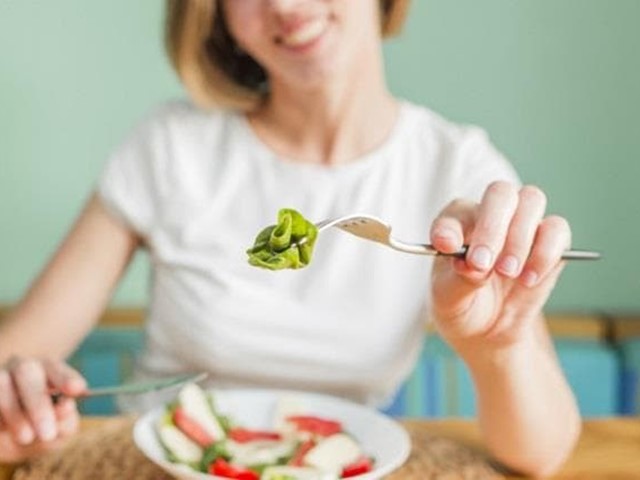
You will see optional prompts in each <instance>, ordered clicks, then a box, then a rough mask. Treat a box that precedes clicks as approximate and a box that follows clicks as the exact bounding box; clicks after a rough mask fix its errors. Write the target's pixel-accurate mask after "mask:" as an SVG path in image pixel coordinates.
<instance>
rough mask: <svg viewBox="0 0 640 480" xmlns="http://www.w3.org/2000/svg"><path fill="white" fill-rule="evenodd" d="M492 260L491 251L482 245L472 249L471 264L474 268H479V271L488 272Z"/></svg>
mask: <svg viewBox="0 0 640 480" xmlns="http://www.w3.org/2000/svg"><path fill="white" fill-rule="evenodd" d="M492 260H493V255H492V254H491V250H489V248H487V247H485V246H484V245H481V246H479V247H476V248H474V249H473V254H472V255H471V262H472V263H473V264H474V265H475V266H476V268H479V269H480V270H488V269H489V268H490V267H491V261H492Z"/></svg>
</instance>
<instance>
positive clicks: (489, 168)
mask: <svg viewBox="0 0 640 480" xmlns="http://www.w3.org/2000/svg"><path fill="white" fill-rule="evenodd" d="M455 168H456V169H457V172H456V173H455V175H454V178H455V179H457V180H455V183H456V187H457V188H456V189H455V190H456V197H457V198H463V199H467V200H473V201H476V202H479V201H480V200H481V199H482V195H483V194H484V191H485V190H486V188H487V187H488V186H489V185H490V184H491V183H492V182H494V181H498V180H503V181H507V182H509V183H512V184H514V185H517V186H520V185H521V180H520V178H519V176H518V174H517V173H516V171H515V169H514V168H513V165H512V164H511V163H510V162H509V161H508V160H507V159H506V158H505V156H504V155H503V154H502V153H501V152H500V151H498V149H497V148H496V147H495V146H494V145H493V144H492V143H491V141H490V139H489V137H488V135H487V134H486V132H485V131H484V130H482V129H480V128H477V127H468V128H467V129H465V133H464V135H463V138H462V141H461V142H460V144H459V146H458V149H457V161H456V167H455Z"/></svg>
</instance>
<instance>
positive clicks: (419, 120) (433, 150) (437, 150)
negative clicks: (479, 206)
mask: <svg viewBox="0 0 640 480" xmlns="http://www.w3.org/2000/svg"><path fill="white" fill-rule="evenodd" d="M403 108H404V110H405V112H406V117H407V118H408V121H407V124H408V130H409V131H410V135H411V136H410V138H409V142H408V143H410V144H412V145H413V148H414V149H415V150H416V151H417V152H419V155H418V156H419V157H420V160H419V161H420V162H421V163H422V162H424V163H426V164H428V165H430V166H431V167H432V168H433V169H434V171H435V172H437V173H436V175H437V177H438V178H439V181H441V182H442V184H443V185H446V186H447V187H448V190H449V191H450V192H455V194H456V196H461V197H465V198H473V199H475V198H479V196H480V195H481V194H482V192H483V190H484V188H486V186H487V185H488V184H489V183H491V182H492V181H495V180H504V181H508V182H511V183H514V184H519V183H520V179H519V177H518V174H517V173H516V171H515V169H514V168H513V165H512V164H511V162H509V161H508V160H507V158H506V157H505V156H504V155H503V153H502V152H501V151H500V150H499V149H498V148H496V146H495V145H494V144H493V143H492V141H491V139H490V138H489V135H488V134H487V132H486V130H484V129H483V128H481V127H479V126H477V125H473V124H465V123H456V122H453V121H451V120H448V119H446V118H445V117H443V116H442V115H440V114H438V113H436V112H434V111H432V110H430V109H429V108H426V107H423V106H420V105H416V104H413V103H409V102H404V103H403Z"/></svg>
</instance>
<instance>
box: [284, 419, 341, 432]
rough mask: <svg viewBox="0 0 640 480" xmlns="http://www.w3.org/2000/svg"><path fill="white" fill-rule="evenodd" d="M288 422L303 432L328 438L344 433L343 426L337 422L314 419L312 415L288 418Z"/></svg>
mask: <svg viewBox="0 0 640 480" xmlns="http://www.w3.org/2000/svg"><path fill="white" fill-rule="evenodd" d="M286 420H287V421H288V422H291V423H293V424H294V425H295V426H296V428H297V429H298V430H300V431H302V432H309V433H312V434H314V435H320V436H321V437H328V436H329V435H335V434H336V433H340V432H342V424H341V423H340V422H337V421H335V420H328V419H325V418H320V417H314V416H311V415H293V416H290V417H287V419H286Z"/></svg>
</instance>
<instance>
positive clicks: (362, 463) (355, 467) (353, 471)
mask: <svg viewBox="0 0 640 480" xmlns="http://www.w3.org/2000/svg"><path fill="white" fill-rule="evenodd" d="M372 469H373V461H372V460H371V459H370V458H368V457H362V458H359V459H358V460H356V461H355V462H353V463H351V464H349V465H347V466H345V467H344V468H343V469H342V478H349V477H355V476H356V475H362V474H363V473H367V472H370V471H371V470H372Z"/></svg>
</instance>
